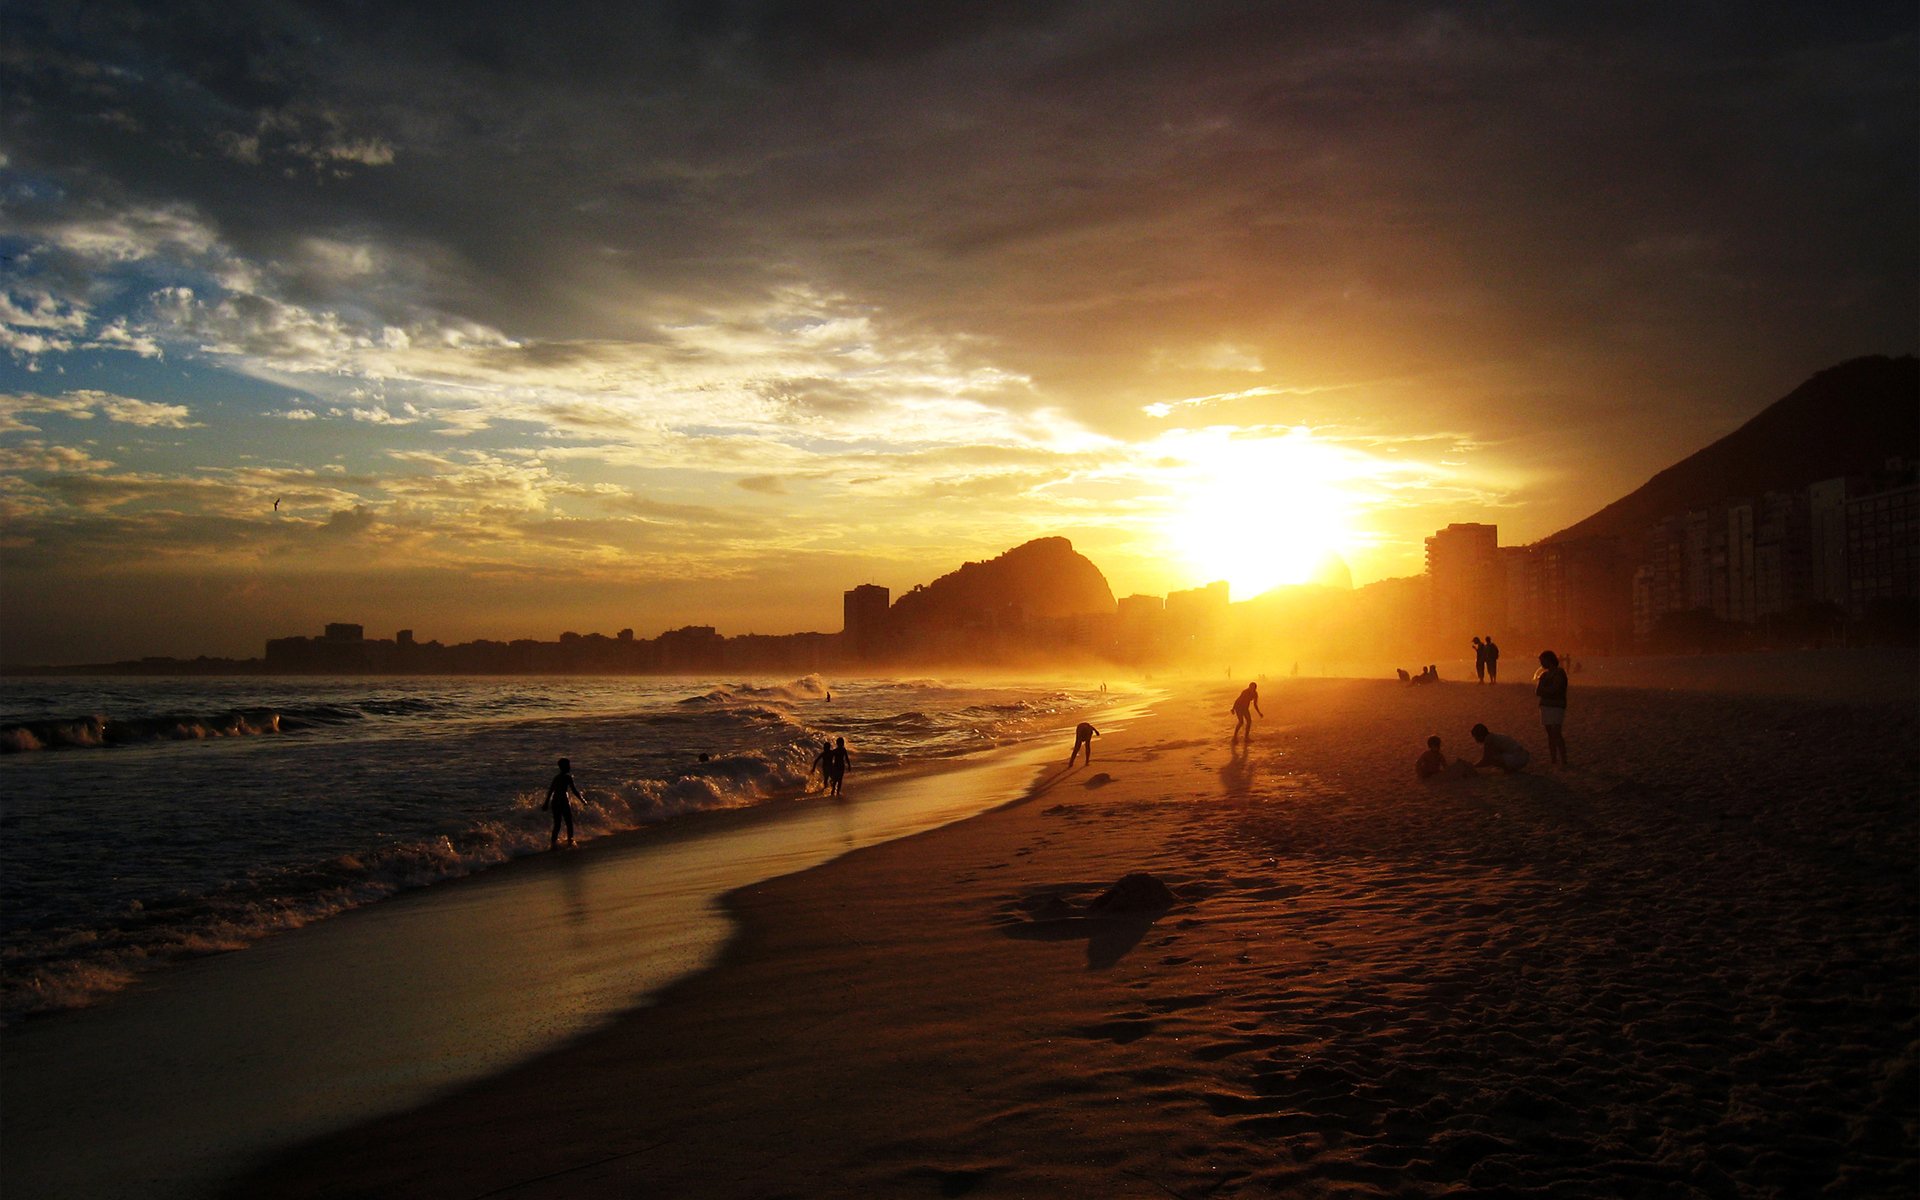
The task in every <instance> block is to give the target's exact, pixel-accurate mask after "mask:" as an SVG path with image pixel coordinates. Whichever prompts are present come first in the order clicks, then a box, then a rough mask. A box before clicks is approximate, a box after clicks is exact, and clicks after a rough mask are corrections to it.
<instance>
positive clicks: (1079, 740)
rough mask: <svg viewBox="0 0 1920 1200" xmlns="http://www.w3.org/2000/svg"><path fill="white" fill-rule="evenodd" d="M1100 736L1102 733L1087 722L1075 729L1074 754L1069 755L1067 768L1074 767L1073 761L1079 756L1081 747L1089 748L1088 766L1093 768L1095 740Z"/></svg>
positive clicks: (1081, 723)
mask: <svg viewBox="0 0 1920 1200" xmlns="http://www.w3.org/2000/svg"><path fill="white" fill-rule="evenodd" d="M1099 736H1100V731H1099V730H1098V729H1095V728H1094V727H1093V726H1091V725H1089V724H1087V723H1086V722H1085V721H1082V722H1080V724H1079V726H1078V727H1077V728H1075V729H1074V731H1073V753H1072V754H1069V755H1067V766H1068V767H1072V766H1073V760H1074V759H1075V758H1077V757H1078V756H1079V754H1080V747H1082V746H1085V747H1086V748H1087V765H1088V766H1092V765H1093V739H1095V738H1097V737H1099Z"/></svg>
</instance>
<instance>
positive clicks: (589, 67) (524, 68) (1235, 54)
mask: <svg viewBox="0 0 1920 1200" xmlns="http://www.w3.org/2000/svg"><path fill="white" fill-rule="evenodd" d="M1917 25H1920V14H1916V10H1915V8H1914V6H1913V5H1912V4H1911V3H1909V2H1902V3H1886V4H1878V3H1874V4H1848V3H1833V4H1818V5H1815V4H1806V3H1800V4H1767V3H1731V2H1726V3H1687V2H1676V3H1672V4H1658V5H1652V4H1644V3H1630V4H1583V3H1571V2H1570V3H1562V4H1501V3H1476V4H1441V3H1418V4H1401V3H1367V4H1353V3H1344V2H1343V3H1325V4H1318V3H1225V4H1223V3H1207V2H1205V0H1198V2H1196V0H1181V2H1178V3H1128V2H1125V0H1096V2H1090V3H1068V2H1047V0H1031V2H1026V3H1019V4H1007V5H993V4H981V3H977V2H970V0H924V2H920V3H914V4H892V3H883V2H880V0H844V2H835V3H794V2H779V0H680V2H674V3H640V2H619V3H613V2H601V3H573V2H568V0H554V2H551V3H543V4H540V5H531V4H520V3H476V4H471V5H465V6H454V7H453V8H449V7H448V6H444V5H414V4H407V3H396V2H393V0H382V2H381V3H379V4H370V3H332V4H301V3H288V2H281V0H255V2H251V3H246V4H219V3H213V2H204V3H203V2H190V0H169V2H167V3H151V4H121V3H112V2H106V3H83V4H76V3H70V2H64V0H61V2H53V3H39V2H35V0H15V2H14V3H10V4H9V5H8V18H7V20H6V21H5V22H4V23H3V24H0V94H4V96H5V97H6V99H5V102H4V104H0V288H3V289H4V291H3V293H0V318H4V324H3V325H0V663H11V664H22V663H78V662H99V661H108V660H113V659H119V658H127V657H137V656H142V655H179V656H191V655H195V654H203V653H204V654H213V655H231V656H249V655H258V654H259V653H260V652H261V647H262V643H263V641H264V639H265V638H267V637H273V636H284V635H289V634H317V633H318V632H319V627H320V626H321V625H322V624H323V623H325V622H329V621H348V622H356V623H361V624H363V625H365V626H366V628H367V632H368V635H369V636H391V635H392V633H393V632H394V631H395V630H397V629H401V628H410V629H413V630H414V631H415V632H416V635H417V636H418V637H419V638H420V639H422V640H427V639H429V638H439V639H441V640H445V641H460V640H466V639H470V638H477V637H494V638H515V637H538V638H544V639H551V638H554V637H556V636H558V634H559V633H560V632H562V631H567V630H571V631H577V632H593V631H598V632H605V633H608V634H612V633H613V632H615V631H617V630H619V629H622V628H632V629H634V630H635V632H636V634H637V635H638V636H641V637H651V636H654V635H656V634H658V633H659V632H660V631H662V630H664V629H669V628H676V627H678V626H681V625H686V624H711V625H714V626H716V627H718V628H719V630H720V632H722V633H723V634H728V635H734V634H742V633H748V632H755V633H787V632H795V631H802V630H824V631H833V630H837V629H838V628H839V627H840V616H841V593H842V592H843V591H844V590H845V589H847V588H850V587H852V586H854V585H856V584H860V583H878V584H881V585H883V586H887V587H890V588H892V589H894V590H895V592H896V594H897V593H898V592H901V591H904V590H907V589H908V588H910V587H912V586H913V585H914V584H917V583H922V582H926V581H929V580H931V579H933V578H935V577H937V576H938V575H940V574H942V573H945V572H946V571H949V570H952V569H954V568H955V567H957V566H958V565H959V564H960V563H962V562H964V561H967V560H973V559H984V558H988V557H992V556H993V555H995V554H998V553H1000V552H1001V551H1004V550H1006V549H1008V548H1010V547H1012V546H1014V545H1017V544H1019V543H1021V542H1023V541H1026V540H1028V539H1030V538H1033V537H1039V536H1049V535H1063V536H1066V537H1068V538H1070V539H1072V541H1073V543H1074V545H1075V547H1076V548H1077V549H1078V550H1080V551H1081V552H1082V553H1084V554H1086V555H1087V556H1088V557H1089V558H1091V559H1092V560H1093V561H1094V562H1095V563H1096V564H1097V565H1098V566H1100V567H1101V568H1102V570H1103V571H1104V572H1105V573H1106V575H1107V577H1108V579H1109V581H1110V582H1111V584H1112V585H1113V588H1114V591H1115V593H1116V595H1127V594H1131V593H1136V592H1144V593H1149V594H1162V593H1165V592H1166V591H1168V590H1171V589H1177V588H1184V587H1192V586H1197V585H1199V584H1202V583H1205V582H1208V581H1210V580H1213V579H1221V578H1224V579H1227V580H1229V582H1230V584H1231V586H1232V589H1233V592H1232V594H1233V596H1234V598H1236V599H1245V598H1249V597H1250V596H1252V595H1254V594H1257V593H1258V592H1259V591H1261V590H1264V589H1265V588H1266V587H1270V586H1273V585H1275V584H1280V583H1288V582H1298V581H1300V580H1302V579H1313V578H1318V579H1321V580H1331V579H1344V578H1347V577H1350V578H1351V579H1352V580H1353V581H1354V582H1356V583H1359V584H1364V583H1367V582H1369V581H1372V580H1376V579H1382V578H1391V577H1396V576H1404V575H1412V574H1418V573H1419V572H1420V571H1421V570H1422V566H1423V563H1422V555H1423V539H1424V538H1425V537H1426V536H1428V535H1429V534H1431V533H1432V532H1433V531H1434V530H1435V529H1437V528H1439V527H1441V526H1444V525H1446V524H1448V523H1451V522H1455V521H1486V522H1491V523H1495V524H1498V525H1499V526H1500V537H1501V541H1502V543H1503V544H1520V543H1525V542H1528V541H1532V540H1535V539H1538V538H1540V537H1543V536H1546V535H1548V534H1550V533H1552V532H1554V531H1556V530H1558V529H1561V528H1564V527H1565V526H1567V525H1570V524H1572V523H1573V522H1575V521H1577V520H1578V519H1580V518H1581V517H1583V516H1586V515H1587V514H1589V513H1591V512H1592V511H1594V510H1596V509H1598V508H1600V507H1602V506H1604V505H1605V504H1606V503H1608V502H1610V501H1612V500H1613V499H1616V498H1618V497H1619V496H1620V495H1623V494H1625V493H1626V492H1628V491H1631V490H1632V489H1633V488H1635V487H1637V486H1639V485H1640V484H1641V483H1643V482H1645V480H1646V479H1647V478H1648V477H1649V476H1651V475H1652V474H1653V473H1655V472H1656V471H1658V470H1660V469H1662V468H1664V467H1665V466H1668V465H1670V464H1671V463H1672V462H1674V461H1676V460H1678V459H1679V458H1682V457H1684V456H1685V455H1687V454H1689V453H1691V452H1692V451H1694V450H1696V449H1699V448H1700V447H1701V446H1704V445H1705V444H1707V443H1708V442H1711V441H1712V440H1714V439H1715V438H1717V437H1719V436H1721V435H1723V434H1725V433H1727V432H1729V431H1731V430H1732V429H1734V428H1736V427H1737V426H1738V425H1739V424H1741V423H1742V422H1743V421H1745V420H1746V419H1748V418H1749V417H1751V416H1752V415H1754V414H1755V413H1757V412H1758V411H1759V410H1760V409H1761V408H1763V407H1765V405H1766V404H1768V403H1770V402H1771V401H1773V400H1775V399H1777V398H1779V397H1780V396H1782V395H1784V394H1786V393H1787V392H1788V391H1790V390H1791V389H1792V388H1793V387H1795V386H1796V385H1798V384H1799V383H1800V382H1802V381H1803V380H1804V379H1805V378H1806V377H1807V376H1809V375H1811V374H1812V373H1814V372H1815V371H1818V370H1821V369H1824V368H1825V367H1828V366H1832V365H1834V364H1836V363H1838V362H1841V361H1844V360H1846V359H1849V358H1853V357H1856V356H1859V355H1863V354H1882V353H1910V352H1912V351H1913V350H1914V348H1915V342H1916V337H1917V336H1920V236H1917V235H1920V98H1917V97H1916V80H1920V71H1916V69H1915V68H1916V65H1917V64H1920V41H1917V40H1916V26H1917Z"/></svg>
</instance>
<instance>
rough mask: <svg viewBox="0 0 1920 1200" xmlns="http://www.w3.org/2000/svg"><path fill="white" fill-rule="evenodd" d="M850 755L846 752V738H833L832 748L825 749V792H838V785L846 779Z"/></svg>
mask: <svg viewBox="0 0 1920 1200" xmlns="http://www.w3.org/2000/svg"><path fill="white" fill-rule="evenodd" d="M850 757H851V756H850V755H849V754H848V753H847V739H845V738H835V739H833V749H831V750H829V751H827V792H828V794H829V795H834V796H838V795H839V794H840V785H841V784H843V783H845V782H846V779H847V759H848V758H850Z"/></svg>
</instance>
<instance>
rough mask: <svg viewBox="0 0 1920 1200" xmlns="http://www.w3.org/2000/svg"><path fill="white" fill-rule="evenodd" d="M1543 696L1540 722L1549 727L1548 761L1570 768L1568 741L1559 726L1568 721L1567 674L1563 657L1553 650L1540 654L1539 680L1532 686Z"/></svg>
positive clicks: (1536, 692) (1538, 694) (1534, 690)
mask: <svg viewBox="0 0 1920 1200" xmlns="http://www.w3.org/2000/svg"><path fill="white" fill-rule="evenodd" d="M1533 694H1534V695H1536V696H1538V697H1540V723H1541V724H1542V725H1545V726H1546V727H1547V761H1548V762H1550V763H1559V764H1560V765H1561V766H1563V767H1564V766H1566V765H1567V739H1566V738H1565V737H1564V736H1563V735H1562V734H1561V732H1560V727H1561V726H1562V725H1564V724H1566V721H1567V673H1566V671H1565V670H1564V669H1562V668H1561V666H1560V656H1559V655H1558V654H1555V653H1554V652H1553V651H1551V650H1542V651H1541V652H1540V679H1539V681H1538V682H1537V683H1535V684H1534V685H1533Z"/></svg>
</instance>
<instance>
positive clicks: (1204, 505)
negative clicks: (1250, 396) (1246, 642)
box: [1165, 429, 1365, 600]
mask: <svg viewBox="0 0 1920 1200" xmlns="http://www.w3.org/2000/svg"><path fill="white" fill-rule="evenodd" d="M1167 442H1168V446H1167V448H1168V451H1169V453H1173V454H1179V455H1181V456H1182V457H1183V458H1184V460H1185V461H1184V464H1183V465H1182V466H1181V467H1179V468H1177V469H1176V472H1177V474H1178V476H1179V478H1180V483H1179V485H1178V490H1179V499H1178V505H1177V507H1176V508H1175V509H1174V511H1173V512H1172V513H1171V514H1169V516H1168V518H1167V521H1166V526H1165V534H1166V538H1167V545H1168V549H1169V551H1170V553H1171V554H1173V555H1175V556H1177V557H1178V558H1179V559H1180V560H1181V561H1182V562H1184V563H1185V564H1186V565H1187V566H1188V568H1189V569H1190V570H1191V571H1192V572H1193V575H1194V578H1195V579H1197V580H1215V579H1224V580H1226V581H1227V583H1228V585H1229V588H1230V592H1231V595H1232V597H1233V598H1234V599H1236V600H1245V599H1251V598H1252V597H1254V596H1257V595H1259V594H1260V593H1262V592H1265V591H1267V590H1268V589H1270V588H1273V587H1277V586H1279V585H1282V584H1296V583H1307V582H1310V581H1312V580H1314V578H1315V576H1316V574H1317V573H1319V572H1320V571H1321V570H1322V569H1323V567H1324V566H1325V565H1326V563H1327V560H1328V558H1329V556H1339V557H1341V558H1342V559H1344V558H1345V557H1346V556H1347V555H1348V554H1349V553H1351V551H1352V549H1353V546H1354V527H1353V522H1354V515H1353V508H1354V498H1353V494H1352V492H1351V491H1350V490H1349V488H1350V485H1351V483H1352V482H1353V477H1354V475H1355V473H1356V472H1358V471H1360V470H1363V469H1364V467H1365V463H1364V460H1363V459H1362V458H1361V457H1360V456H1358V455H1357V454H1353V453H1351V452H1349V453H1342V452H1341V451H1339V450H1336V449H1335V448H1333V447H1331V446H1329V445H1327V444H1325V443H1322V442H1316V441H1315V440H1314V438H1313V435H1312V434H1311V433H1309V432H1308V431H1307V430H1305V429H1294V430H1287V431H1273V432H1272V433H1261V434H1256V435H1252V436H1248V435H1244V434H1238V433H1237V432H1236V431H1233V430H1226V429H1208V430H1204V431H1201V432H1199V433H1195V434H1192V435H1187V436H1180V437H1173V438H1169V439H1167Z"/></svg>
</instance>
